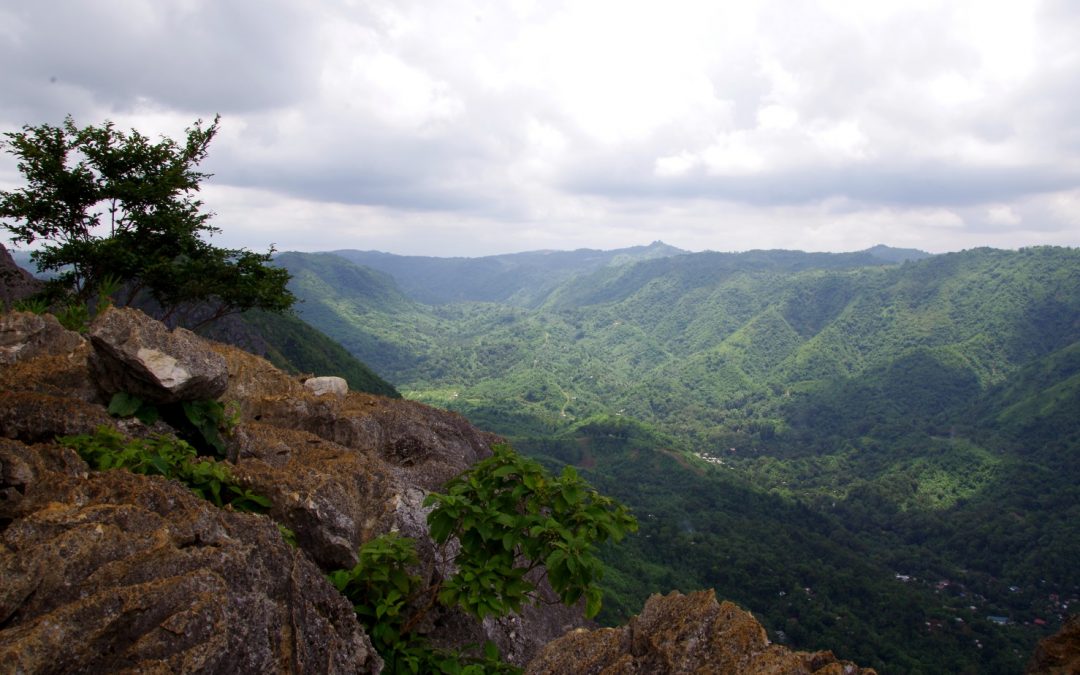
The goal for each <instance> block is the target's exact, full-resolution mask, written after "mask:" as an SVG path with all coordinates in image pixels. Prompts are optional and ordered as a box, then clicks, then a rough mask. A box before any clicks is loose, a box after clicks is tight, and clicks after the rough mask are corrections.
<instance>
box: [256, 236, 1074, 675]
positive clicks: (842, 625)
mask: <svg viewBox="0 0 1080 675" xmlns="http://www.w3.org/2000/svg"><path fill="white" fill-rule="evenodd" d="M276 262H277V264H280V265H282V266H284V267H286V268H288V270H289V271H290V272H291V273H292V274H293V281H292V286H291V288H292V290H293V292H294V293H295V294H296V295H297V296H298V297H300V298H301V300H302V303H301V304H300V306H299V307H298V311H299V313H300V315H301V316H302V317H303V318H304V319H305V320H307V321H309V322H310V323H312V324H313V325H315V326H316V327H318V328H319V329H321V330H322V331H324V332H325V333H327V334H328V335H330V336H331V337H333V338H334V339H336V340H337V341H339V342H341V343H342V344H343V345H344V346H345V347H346V348H347V349H348V350H349V352H351V353H352V354H353V355H354V356H356V357H357V358H359V359H360V360H361V361H363V362H365V363H367V364H369V365H370V366H371V367H372V368H373V369H374V370H375V371H376V372H378V373H379V374H380V375H381V376H383V377H385V378H386V379H387V380H389V381H390V382H393V383H394V385H395V386H396V387H397V388H398V389H399V390H400V391H401V392H402V393H403V394H404V395H405V396H406V397H409V398H414V399H418V400H421V401H425V402H428V403H431V404H434V405H438V406H441V407H446V408H450V409H453V410H457V411H459V412H461V413H463V414H465V415H466V416H468V417H469V418H470V419H471V420H472V421H473V422H474V423H476V424H478V425H480V426H482V427H485V428H488V429H490V430H493V431H496V432H498V433H501V434H503V435H505V436H507V437H508V438H509V439H511V440H512V442H513V443H514V444H515V446H516V447H517V448H518V449H519V450H522V451H524V452H526V453H528V454H531V455H533V456H534V457H537V458H539V459H541V460H542V461H544V462H546V463H549V464H550V465H552V466H557V465H559V464H562V463H571V464H574V465H576V466H578V467H579V468H580V470H581V471H582V472H583V473H584V474H585V475H586V476H587V477H588V479H589V480H590V481H591V482H592V483H593V484H594V485H596V486H597V487H598V488H599V489H601V491H603V492H606V493H608V494H611V495H613V496H615V497H617V498H619V499H620V500H622V501H624V502H625V503H627V504H629V505H630V506H631V507H633V509H634V511H635V513H636V514H637V516H638V518H639V520H640V521H641V523H642V527H641V532H640V533H639V534H638V535H636V536H634V537H631V538H629V539H628V540H626V541H624V542H623V543H622V544H621V545H620V546H619V547H613V548H610V549H609V550H608V551H607V552H606V554H605V555H606V556H607V558H606V561H607V563H608V566H609V572H608V576H607V579H606V581H607V586H608V595H607V597H606V598H605V610H604V611H605V613H604V614H603V615H602V616H601V618H602V619H603V620H605V621H608V622H616V621H622V620H625V619H626V618H627V616H628V615H629V614H631V613H633V612H635V611H637V610H638V609H639V608H640V607H641V604H642V601H643V600H644V598H645V597H646V596H647V595H648V594H649V593H651V592H664V591H667V590H670V589H673V588H678V589H681V590H684V591H687V590H693V589H696V588H704V587H713V588H716V590H717V593H718V595H719V596H721V597H725V598H729V599H732V600H735V601H737V602H739V603H741V604H742V605H743V606H745V607H746V608H748V609H750V610H751V611H753V612H754V613H755V614H756V615H757V616H758V617H759V618H760V619H761V620H762V621H763V623H765V625H766V626H767V627H768V629H769V630H770V634H771V636H772V637H773V639H775V640H778V641H781V642H787V643H788V644H791V645H793V646H796V647H799V648H830V649H833V650H834V651H835V652H836V653H837V654H838V655H839V656H841V657H842V658H849V659H853V660H856V661H858V662H860V663H864V664H866V665H870V666H873V667H876V668H879V669H880V670H881V671H882V672H928V673H929V672H945V671H948V672H980V673H982V672H1002V673H1005V672H1017V671H1018V670H1019V669H1020V667H1021V666H1022V664H1023V662H1024V661H1025V660H1026V658H1027V657H1028V655H1030V653H1031V650H1032V648H1033V646H1034V643H1035V642H1036V640H1037V639H1038V638H1039V637H1041V636H1042V635H1044V634H1046V633H1048V632H1050V631H1052V630H1054V629H1055V628H1056V627H1057V626H1059V625H1060V622H1061V620H1062V618H1063V617H1064V616H1065V615H1067V614H1068V613H1069V612H1070V611H1072V612H1075V611H1076V608H1077V607H1080V601H1078V600H1077V598H1078V597H1080V566H1077V565H1076V564H1075V561H1076V560H1080V487H1078V485H1080V416H1077V415H1076V411H1077V410H1080V251H1078V250H1075V249H1062V248H1049V247H1040V248H1029V249H1022V250H1020V251H1001V250H991V249H978V250H971V251H965V252H961V253H952V254H945V255H936V256H928V255H926V254H923V253H920V252H918V251H909V250H898V249H888V248H884V247H877V248H874V249H870V250H868V251H863V252H859V253H848V254H821V253H819V254H811V253H802V252H793V251H753V252H748V253H740V254H725V253H710V252H706V253H693V254H690V253H685V252H682V251H679V250H677V249H673V248H671V247H668V246H665V245H663V244H660V243H655V244H653V245H651V246H648V247H638V248H634V249H624V250H621V251H608V252H600V251H574V252H559V253H551V252H538V253H531V254H518V255H512V256H496V257H492V258H479V259H465V258H461V259H437V258H401V257H398V256H390V255H388V254H378V253H368V252H358V251H339V252H336V253H334V254H298V253H287V254H282V255H280V256H278V258H277V259H276ZM1070 605H1071V609H1070Z"/></svg>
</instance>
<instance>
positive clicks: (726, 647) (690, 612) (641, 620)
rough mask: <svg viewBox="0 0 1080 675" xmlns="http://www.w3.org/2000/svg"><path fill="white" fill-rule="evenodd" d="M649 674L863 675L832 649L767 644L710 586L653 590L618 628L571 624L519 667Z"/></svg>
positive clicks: (746, 616) (559, 673) (552, 673)
mask: <svg viewBox="0 0 1080 675" xmlns="http://www.w3.org/2000/svg"><path fill="white" fill-rule="evenodd" d="M525 672H526V673H527V674H529V675H541V674H545V675H548V674H549V675H566V674H568V673H574V674H581V675H584V674H586V673H588V674H601V673H602V674H605V675H615V674H616V673H618V674H620V675H629V674H634V673H640V674H641V675H653V674H654V673H702V674H704V673H709V674H722V673H731V674H733V675H734V674H739V675H752V674H754V673H762V674H764V673H787V674H791V675H794V674H803V673H805V674H807V675H809V674H811V673H813V674H816V675H826V674H828V675H856V674H863V675H867V674H869V673H873V672H874V671H873V670H869V669H863V668H860V667H858V666H857V665H855V664H853V663H850V662H848V661H840V660H838V659H837V658H836V657H835V656H833V654H832V652H827V651H826V652H813V653H809V652H793V651H791V650H789V649H788V648H786V647H782V646H780V645H775V644H770V643H769V640H768V637H767V636H766V634H765V629H764V628H762V626H761V624H759V623H758V622H757V621H756V620H755V619H754V617H753V616H752V615H751V614H750V613H749V612H746V611H744V610H742V609H739V607H737V606H736V605H734V604H732V603H730V602H723V603H718V602H717V601H716V596H715V595H714V594H713V592H712V591H701V592H698V593H691V594H690V595H682V594H680V593H677V592H676V593H671V594H670V595H666V596H659V595H654V596H652V597H650V598H649V599H648V601H646V603H645V608H644V609H643V610H642V611H641V614H640V615H638V616H636V617H634V618H632V619H631V620H630V623H629V624H628V625H626V626H624V627H621V628H600V629H597V630H593V631H588V630H577V631H575V632H572V633H569V634H568V635H566V636H564V637H562V638H559V639H558V640H555V641H554V642H551V643H550V644H548V645H547V646H546V647H544V649H543V650H542V651H541V652H540V654H539V656H537V657H536V658H535V659H533V661H532V662H531V663H529V665H528V668H526V671H525Z"/></svg>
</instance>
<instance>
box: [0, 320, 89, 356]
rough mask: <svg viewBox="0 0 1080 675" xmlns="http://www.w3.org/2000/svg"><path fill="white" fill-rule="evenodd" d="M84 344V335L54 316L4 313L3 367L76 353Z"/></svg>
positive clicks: (0, 338) (0, 334) (0, 340)
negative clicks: (64, 324) (51, 356)
mask: <svg viewBox="0 0 1080 675" xmlns="http://www.w3.org/2000/svg"><path fill="white" fill-rule="evenodd" d="M82 342H83V338H82V336H81V335H79V334H78V333H76V332H75V331H70V330H67V329H66V328H64V327H63V326H61V325H60V322H59V321H57V320H56V317H55V316H53V315H52V314H33V313H31V312H10V313H7V314H0V365H4V366H8V365H12V364H15V363H20V362H23V361H29V360H31V359H35V358H37V357H39V356H48V355H55V354H66V353H69V352H72V351H74V350H75V348H76V347H78V346H79V345H80V344H82Z"/></svg>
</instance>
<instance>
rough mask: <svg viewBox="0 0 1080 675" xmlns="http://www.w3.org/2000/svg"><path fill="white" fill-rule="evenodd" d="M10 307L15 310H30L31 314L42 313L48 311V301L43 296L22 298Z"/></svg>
mask: <svg viewBox="0 0 1080 675" xmlns="http://www.w3.org/2000/svg"><path fill="white" fill-rule="evenodd" d="M11 309H12V310H13V311H16V312H31V313H32V314H44V313H45V312H47V311H49V301H48V300H46V299H45V298H40V297H31V298H23V299H22V300H19V301H17V302H15V303H13V304H12V306H11Z"/></svg>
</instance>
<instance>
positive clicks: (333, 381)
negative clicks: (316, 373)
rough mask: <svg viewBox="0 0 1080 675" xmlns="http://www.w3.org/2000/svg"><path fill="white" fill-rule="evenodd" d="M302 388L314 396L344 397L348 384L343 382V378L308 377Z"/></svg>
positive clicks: (347, 391)
mask: <svg viewBox="0 0 1080 675" xmlns="http://www.w3.org/2000/svg"><path fill="white" fill-rule="evenodd" d="M304 386H305V387H307V389H308V391H310V392H311V393H312V394H315V395H316V396H323V395H324V394H334V395H336V396H344V395H345V394H347V393H349V383H348V382H346V381H345V378H344V377H333V376H323V377H309V378H308V379H306V380H304Z"/></svg>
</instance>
